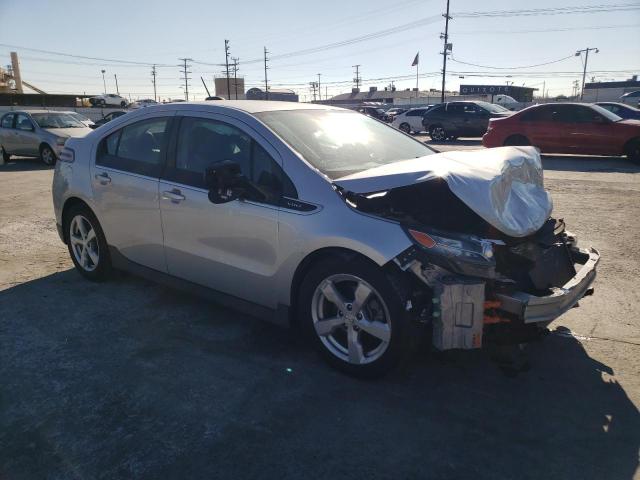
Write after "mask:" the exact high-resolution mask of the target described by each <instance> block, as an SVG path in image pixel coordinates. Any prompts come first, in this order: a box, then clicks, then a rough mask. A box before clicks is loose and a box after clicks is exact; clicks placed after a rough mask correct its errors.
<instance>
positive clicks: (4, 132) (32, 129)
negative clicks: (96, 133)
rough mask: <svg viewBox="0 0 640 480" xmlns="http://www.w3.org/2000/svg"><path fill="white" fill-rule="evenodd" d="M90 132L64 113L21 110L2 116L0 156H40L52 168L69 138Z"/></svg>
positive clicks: (6, 157) (5, 159)
mask: <svg viewBox="0 0 640 480" xmlns="http://www.w3.org/2000/svg"><path fill="white" fill-rule="evenodd" d="M89 132H91V129H90V128H88V127H87V126H86V125H84V124H83V123H81V122H80V121H78V120H76V119H75V118H74V117H73V116H71V115H69V114H68V113H64V112H55V111H50V110H25V111H14V112H9V113H6V114H4V115H3V116H2V118H1V119H0V154H1V155H2V157H3V160H4V161H5V162H7V161H9V159H10V158H11V155H18V156H23V157H40V159H41V160H42V161H43V162H44V163H45V164H47V165H53V164H54V163H55V162H56V159H57V158H58V156H59V155H60V152H61V150H62V147H63V146H64V143H65V142H66V140H67V139H68V138H70V137H83V136H85V135H86V134H87V133H89Z"/></svg>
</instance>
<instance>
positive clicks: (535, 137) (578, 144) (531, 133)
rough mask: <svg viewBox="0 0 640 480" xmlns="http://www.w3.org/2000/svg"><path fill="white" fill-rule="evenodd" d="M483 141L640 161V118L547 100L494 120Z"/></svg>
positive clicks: (555, 151)
mask: <svg viewBox="0 0 640 480" xmlns="http://www.w3.org/2000/svg"><path fill="white" fill-rule="evenodd" d="M482 144H483V145H484V146H485V147H489V148H490V147H501V146H503V145H514V146H515V145H533V146H535V147H538V148H539V149H540V150H541V151H542V152H543V153H574V154H582V155H626V156H627V157H628V158H629V160H632V161H633V162H640V120H623V119H622V118H620V117H619V116H617V115H615V114H614V113H611V112H610V111H608V110H605V109H604V108H602V107H599V106H598V105H590V104H582V103H546V104H542V105H534V106H532V107H529V108H525V109H524V110H521V111H519V112H518V113H516V114H514V115H511V116H510V117H506V118H499V119H498V118H494V119H491V120H490V121H489V127H488V128H487V133H485V134H484V136H483V137H482Z"/></svg>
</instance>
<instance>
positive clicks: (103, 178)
mask: <svg viewBox="0 0 640 480" xmlns="http://www.w3.org/2000/svg"><path fill="white" fill-rule="evenodd" d="M95 178H96V180H98V181H99V182H100V185H107V184H109V183H111V177H110V176H109V174H108V173H107V172H102V173H97V174H96V177H95Z"/></svg>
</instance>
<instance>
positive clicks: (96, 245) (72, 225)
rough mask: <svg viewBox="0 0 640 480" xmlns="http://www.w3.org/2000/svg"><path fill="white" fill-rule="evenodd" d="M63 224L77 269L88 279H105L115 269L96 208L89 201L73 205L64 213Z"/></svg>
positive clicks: (70, 252) (96, 280) (70, 253)
mask: <svg viewBox="0 0 640 480" xmlns="http://www.w3.org/2000/svg"><path fill="white" fill-rule="evenodd" d="M63 228H64V235H65V239H66V241H67V247H68V250H69V255H70V256H71V260H72V261H73V264H74V265H75V267H76V270H78V272H80V274H81V275H82V276H83V277H85V278H87V279H88V280H91V281H94V282H98V281H102V280H105V279H106V278H107V277H108V276H109V274H110V273H111V258H110V256H109V247H108V246H107V240H106V238H105V236H104V232H103V231H102V227H101V226H100V223H99V222H98V219H97V218H96V216H95V215H94V214H93V212H92V211H91V210H90V209H89V208H88V207H87V206H86V205H82V204H79V205H75V206H72V207H71V208H70V209H69V211H67V212H65V214H64V223H63ZM83 229H84V233H83ZM92 232H93V234H92ZM87 239H88V240H87ZM85 252H86V253H85Z"/></svg>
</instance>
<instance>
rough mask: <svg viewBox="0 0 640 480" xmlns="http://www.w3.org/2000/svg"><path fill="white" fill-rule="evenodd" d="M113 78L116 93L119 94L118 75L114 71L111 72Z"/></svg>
mask: <svg viewBox="0 0 640 480" xmlns="http://www.w3.org/2000/svg"><path fill="white" fill-rule="evenodd" d="M113 78H115V79H116V93H117V94H118V95H120V89H119V88H118V75H116V74H115V73H114V74H113Z"/></svg>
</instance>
